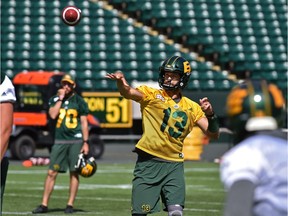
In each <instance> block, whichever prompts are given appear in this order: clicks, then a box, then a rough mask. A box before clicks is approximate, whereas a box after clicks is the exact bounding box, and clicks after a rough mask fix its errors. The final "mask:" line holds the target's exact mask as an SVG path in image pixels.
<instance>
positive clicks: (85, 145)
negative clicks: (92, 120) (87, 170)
mask: <svg viewBox="0 0 288 216" xmlns="http://www.w3.org/2000/svg"><path fill="white" fill-rule="evenodd" d="M80 121H81V127H82V138H83V146H82V149H81V152H83V153H84V154H88V153H89V144H88V138H89V129H88V120H87V116H86V115H82V116H80Z"/></svg>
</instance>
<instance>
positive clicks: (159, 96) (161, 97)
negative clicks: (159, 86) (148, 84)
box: [156, 94, 165, 102]
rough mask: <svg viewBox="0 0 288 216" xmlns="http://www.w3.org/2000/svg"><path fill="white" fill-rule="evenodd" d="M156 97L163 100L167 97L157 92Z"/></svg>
mask: <svg viewBox="0 0 288 216" xmlns="http://www.w3.org/2000/svg"><path fill="white" fill-rule="evenodd" d="M156 98H157V99H160V100H162V101H163V102H164V101H165V98H164V97H163V96H162V95H161V94H157V95H156Z"/></svg>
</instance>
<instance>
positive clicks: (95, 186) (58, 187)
mask: <svg viewBox="0 0 288 216" xmlns="http://www.w3.org/2000/svg"><path fill="white" fill-rule="evenodd" d="M6 184H7V185H8V184H10V185H17V186H18V187H19V185H21V184H23V185H31V182H28V181H9V180H8V181H7V183H6ZM68 188H69V185H57V184H56V185H55V186H54V190H68ZM79 189H80V190H97V189H123V190H128V189H129V190H131V189H132V185H131V184H116V185H115V184H81V183H80V185H79ZM186 189H187V191H188V190H189V191H203V192H205V191H207V192H223V191H224V190H221V189H220V190H219V189H213V188H207V187H206V186H205V185H193V184H191V185H190V184H187V185H186ZM22 190H43V182H33V186H32V185H31V186H30V187H25V188H22Z"/></svg>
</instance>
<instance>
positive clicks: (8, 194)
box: [5, 193, 223, 211]
mask: <svg viewBox="0 0 288 216" xmlns="http://www.w3.org/2000/svg"><path fill="white" fill-rule="evenodd" d="M5 196H10V197H18V196H19V194H15V193H5ZM21 196H22V197H23V198H24V199H25V198H27V199H28V198H42V195H29V194H25V195H21ZM52 197H53V199H64V200H66V199H67V196H58V195H52ZM76 199H77V200H92V201H93V200H94V201H117V202H130V201H131V200H130V198H129V199H123V198H122V199H114V198H109V197H105V198H103V197H96V196H94V197H84V196H77V198H76ZM185 203H186V204H193V205H205V206H207V205H209V206H210V205H223V203H221V202H195V201H189V200H186V202H185ZM186 209H187V210H189V209H190V208H185V210H186ZM202 210H203V211H205V210H206V209H202ZM212 210H213V209H212ZM199 211H200V209H199ZM215 211H216V210H215Z"/></svg>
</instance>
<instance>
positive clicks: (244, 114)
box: [226, 80, 285, 142]
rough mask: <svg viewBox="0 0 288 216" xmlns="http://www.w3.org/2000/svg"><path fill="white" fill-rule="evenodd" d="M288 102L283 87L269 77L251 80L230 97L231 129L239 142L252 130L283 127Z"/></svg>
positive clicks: (236, 88)
mask: <svg viewBox="0 0 288 216" xmlns="http://www.w3.org/2000/svg"><path fill="white" fill-rule="evenodd" d="M284 107H285V102H284V98H283V95H282V92H281V90H280V89H278V87H277V86H275V85H274V84H268V83H267V82H266V81H265V80H247V81H246V82H244V83H242V84H240V85H238V86H236V87H234V88H233V89H232V91H231V92H230V94H229V95H228V97H227V103H226V112H227V116H228V128H229V129H231V130H232V131H233V132H234V138H235V142H239V141H241V140H242V139H244V138H245V137H246V136H248V135H249V134H250V133H252V132H257V131H264V130H275V129H277V128H279V127H281V126H282V123H283V113H284Z"/></svg>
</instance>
